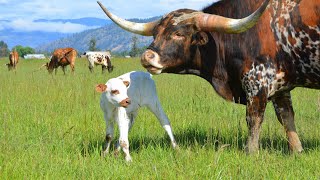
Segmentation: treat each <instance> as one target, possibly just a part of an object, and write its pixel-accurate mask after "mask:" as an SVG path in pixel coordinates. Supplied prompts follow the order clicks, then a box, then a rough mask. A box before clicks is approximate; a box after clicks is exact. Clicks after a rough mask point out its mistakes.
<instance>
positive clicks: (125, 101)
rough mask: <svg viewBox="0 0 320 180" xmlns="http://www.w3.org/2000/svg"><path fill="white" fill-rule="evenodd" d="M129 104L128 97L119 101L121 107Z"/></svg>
mask: <svg viewBox="0 0 320 180" xmlns="http://www.w3.org/2000/svg"><path fill="white" fill-rule="evenodd" d="M129 104H131V100H130V99H129V98H126V99H124V100H122V101H121V102H120V105H121V106H122V107H128V106H129Z"/></svg>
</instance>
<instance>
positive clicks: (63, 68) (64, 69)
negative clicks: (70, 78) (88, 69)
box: [61, 66, 66, 75]
mask: <svg viewBox="0 0 320 180" xmlns="http://www.w3.org/2000/svg"><path fill="white" fill-rule="evenodd" d="M61 68H62V71H63V74H64V75H66V67H65V66H61Z"/></svg>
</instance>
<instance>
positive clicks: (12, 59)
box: [6, 50, 19, 71]
mask: <svg viewBox="0 0 320 180" xmlns="http://www.w3.org/2000/svg"><path fill="white" fill-rule="evenodd" d="M18 62H19V54H18V52H17V51H15V50H13V51H12V52H10V54H9V63H8V64H6V66H8V70H9V71H10V70H12V69H13V70H16V66H17V64H18Z"/></svg>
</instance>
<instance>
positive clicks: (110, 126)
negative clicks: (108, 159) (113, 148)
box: [102, 112, 114, 156]
mask: <svg viewBox="0 0 320 180" xmlns="http://www.w3.org/2000/svg"><path fill="white" fill-rule="evenodd" d="M104 120H105V121H106V139H105V144H104V148H103V153H102V154H103V156H106V155H107V154H108V153H109V149H110V144H111V141H112V138H113V135H114V122H113V120H112V119H111V115H110V114H109V113H106V112H104Z"/></svg>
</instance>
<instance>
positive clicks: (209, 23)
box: [100, 0, 320, 153]
mask: <svg viewBox="0 0 320 180" xmlns="http://www.w3.org/2000/svg"><path fill="white" fill-rule="evenodd" d="M261 4H262V6H261ZM100 6H101V7H102V8H103V10H104V11H105V13H106V14H107V15H108V16H109V17H110V18H111V19H112V20H113V21H114V22H115V23H116V24H118V25H119V26H120V27H122V28H124V29H126V30H128V31H131V32H134V33H138V34H141V35H146V36H153V38H154V41H153V42H152V43H151V44H150V46H149V47H148V49H147V50H146V51H145V52H144V54H143V55H142V57H141V64H142V65H143V66H144V67H145V68H146V69H147V70H148V71H149V72H151V73H153V74H160V73H176V74H194V75H197V76H200V77H202V78H203V79H205V80H207V81H208V82H209V83H210V84H211V85H212V86H213V88H214V89H215V90H216V92H217V93H218V94H219V95H220V96H222V97H223V98H224V99H226V100H228V101H233V102H235V103H240V104H244V105H246V121H247V125H248V129H249V131H248V140H247V146H246V150H247V152H249V153H251V152H256V151H257V150H258V148H259V134H260V129H261V124H262V122H263V120H264V112H265V109H266V105H267V102H269V101H272V103H273V105H274V109H275V112H276V115H277V118H278V120H279V122H280V123H281V124H282V125H283V126H284V128H285V130H286V133H287V137H288V144H289V148H290V150H292V151H293V152H301V151H302V150H303V148H302V145H301V142H300V139H299V137H298V134H297V132H296V127H295V123H294V111H293V107H292V102H291V94H290V91H291V90H292V89H294V88H295V87H307V88H313V89H320V3H319V0H281V1H280V0H270V2H269V0H233V1H229V0H221V1H218V2H216V3H213V4H212V5H210V6H208V7H206V8H204V9H203V10H202V11H195V10H190V9H180V10H176V11H173V12H170V13H169V14H167V15H165V16H163V17H162V18H161V19H159V20H157V21H154V22H149V23H132V22H129V21H125V20H123V19H121V18H119V17H117V16H115V15H113V14H111V13H110V12H109V11H108V10H106V9H105V8H104V7H103V6H102V5H101V3H100ZM266 7H267V8H266ZM265 8H266V10H265ZM256 9H258V10H257V11H255V10H256ZM264 10H265V12H264V13H263V11H264ZM253 11H255V12H254V13H252V12H253ZM250 13H252V14H250ZM247 15H249V16H247ZM225 17H228V18H225ZM255 23H256V25H255V26H253V25H254V24H255ZM252 26H253V27H252ZM250 27H252V28H250Z"/></svg>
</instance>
